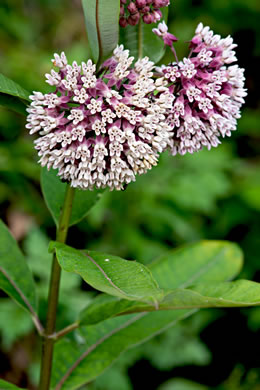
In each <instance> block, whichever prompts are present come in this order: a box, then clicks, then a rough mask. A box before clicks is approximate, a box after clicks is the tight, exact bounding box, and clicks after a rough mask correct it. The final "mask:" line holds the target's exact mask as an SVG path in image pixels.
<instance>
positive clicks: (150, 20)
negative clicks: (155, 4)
mask: <svg viewBox="0 0 260 390" xmlns="http://www.w3.org/2000/svg"><path fill="white" fill-rule="evenodd" d="M143 21H144V23H145V24H151V23H153V22H154V17H153V15H152V14H150V13H147V14H145V15H143Z"/></svg>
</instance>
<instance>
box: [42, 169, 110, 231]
mask: <svg viewBox="0 0 260 390" xmlns="http://www.w3.org/2000/svg"><path fill="white" fill-rule="evenodd" d="M66 185H67V184H66V183H63V182H62V181H61V179H60V178H59V176H57V171H56V170H54V169H51V170H50V171H48V170H47V169H46V168H42V171H41V187H42V192H43V196H44V199H45V202H46V205H47V207H48V209H49V211H50V213H51V215H52V217H53V219H54V221H55V223H56V225H57V224H58V222H59V217H60V212H61V208H62V205H63V201H64V196H65V192H66ZM103 192H104V190H93V191H83V190H79V189H76V190H75V198H74V201H73V206H72V213H71V218H70V226H72V225H75V224H77V223H78V222H80V221H81V220H82V219H83V218H85V217H86V215H87V214H88V213H89V211H90V210H91V208H92V207H93V206H94V205H95V204H96V203H97V201H98V200H99V199H100V197H101V195H102V193H103Z"/></svg>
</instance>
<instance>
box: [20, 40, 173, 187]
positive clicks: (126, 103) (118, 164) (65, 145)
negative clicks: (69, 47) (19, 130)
mask: <svg viewBox="0 0 260 390" xmlns="http://www.w3.org/2000/svg"><path fill="white" fill-rule="evenodd" d="M133 60H134V58H133V57H129V51H128V50H124V48H123V46H119V47H117V48H116V49H115V50H114V55H113V57H111V58H110V59H108V60H107V61H106V62H105V63H104V64H103V66H102V68H101V69H100V74H101V76H100V77H98V74H97V73H96V65H94V64H93V63H92V61H91V60H89V61H88V62H87V63H84V62H82V63H81V64H80V65H79V64H77V62H76V61H74V62H73V64H72V66H71V65H68V63H67V58H66V56H65V54H64V53H62V54H61V55H60V56H59V55H58V54H55V55H54V60H53V64H54V65H55V66H56V67H57V68H58V71H55V70H52V71H51V73H50V74H46V79H47V80H46V81H47V83H48V84H50V85H51V86H54V87H55V91H54V92H52V93H48V94H42V93H41V92H34V94H33V95H32V96H31V97H30V98H31V100H32V103H31V105H30V107H29V108H28V109H27V111H28V113H29V115H28V117H27V125H26V127H27V128H28V129H29V130H30V134H34V133H36V132H39V134H40V136H39V138H38V139H36V141H35V148H36V149H37V150H38V154H39V156H40V161H39V162H40V163H41V165H42V166H47V168H48V169H50V168H54V169H58V175H59V176H60V177H61V178H62V179H63V180H65V181H68V182H71V186H72V187H78V188H83V189H93V188H94V187H96V188H105V187H109V188H110V189H111V190H112V189H117V190H121V189H123V188H124V185H125V184H128V183H130V182H131V181H134V180H135V176H136V175H137V174H143V173H146V172H147V170H148V169H151V168H152V166H154V165H156V164H157V160H158V155H159V153H161V152H162V151H163V150H165V149H166V148H167V147H168V146H169V145H170V138H171V136H172V133H171V131H170V127H169V125H168V124H167V123H166V122H165V115H164V114H165V112H166V110H167V109H168V108H169V107H170V106H171V104H172V96H169V93H168V92H167V91H166V92H165V93H161V94H160V97H159V98H158V99H155V98H154V91H156V89H157V82H156V81H155V80H154V79H153V78H152V76H153V72H152V70H153V65H154V64H153V63H152V62H151V61H149V58H148V57H145V58H143V59H140V60H138V61H137V62H136V63H135V64H134V66H133V67H130V66H131V64H132V62H133Z"/></svg>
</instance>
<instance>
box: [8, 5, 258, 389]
mask: <svg viewBox="0 0 260 390" xmlns="http://www.w3.org/2000/svg"><path fill="white" fill-rule="evenodd" d="M171 3H172V4H171V6H170V16H169V26H170V31H171V32H172V33H174V34H175V35H176V36H178V37H179V39H180V40H179V42H178V43H177V44H176V49H177V51H178V55H179V57H180V58H181V57H182V56H183V55H185V54H186V53H187V43H185V41H188V40H189V39H190V38H191V36H192V34H193V32H194V29H195V27H196V26H197V24H198V22H200V21H202V22H203V23H204V24H205V25H209V26H210V27H211V28H212V29H213V30H214V31H215V32H216V33H219V34H221V35H222V36H226V35H228V34H230V35H232V36H233V37H234V39H235V42H236V43H238V48H237V56H238V59H239V64H240V66H242V67H244V68H245V69H246V78H247V88H248V93H249V94H248V97H247V99H246V105H245V107H244V110H243V115H242V118H241V119H240V120H239V125H238V130H237V132H236V133H234V134H233V136H232V138H231V139H225V140H223V143H222V144H221V145H220V146H219V147H218V148H217V149H214V150H212V151H210V152H209V151H202V152H200V153H197V154H196V155H186V156H184V157H171V156H169V155H168V154H167V153H165V154H164V155H163V156H162V157H161V161H160V164H159V165H158V166H157V167H156V168H154V169H153V170H152V171H151V172H149V173H148V174H147V175H144V176H142V177H139V178H138V179H137V181H136V183H134V184H131V185H130V186H129V187H128V188H127V190H126V191H124V192H118V193H116V192H112V193H105V195H104V196H103V197H102V199H101V200H100V201H99V203H98V204H97V205H96V206H95V208H94V209H93V210H92V211H91V213H90V215H89V217H88V218H87V219H86V220H84V221H83V222H81V223H80V224H79V225H78V226H77V227H73V228H72V229H71V236H70V239H69V243H70V244H73V245H74V246H75V247H77V248H80V247H88V248H90V249H96V250H101V249H102V250H105V251H106V252H111V253H114V254H118V255H121V256H122V257H124V258H129V259H138V261H140V262H143V263H149V262H150V261H151V260H152V259H154V258H155V257H156V256H158V255H159V254H161V253H162V252H163V251H165V250H167V249H168V248H173V247H176V246H178V245H181V244H183V243H186V242H191V241H195V240H198V239H202V238H203V239H205V238H208V239H220V240H222V239H224V240H231V241H235V242H237V243H239V245H240V246H241V247H242V249H243V251H244V254H245V266H244V269H243V271H242V273H241V277H245V278H248V279H252V280H256V281H258V282H259V281H260V271H259V251H260V240H259V237H260V226H259V212H260V173H259V149H260V132H259V118H260V113H259V95H258V88H259V67H260V24H259V17H260V4H259V1H258V0H247V1H246V2H245V1H242V0H218V1H215V0H207V1H206V0H204V1H203V0H193V1H192V0H174V1H172V2H171ZM0 21H1V22H0V69H1V72H2V73H4V74H5V75H6V76H9V77H10V78H12V79H13V80H15V81H17V82H18V83H20V84H21V85H23V86H24V87H25V88H27V89H28V90H30V91H32V90H41V91H47V90H48V86H47V84H46V83H45V82H44V74H45V73H46V72H48V71H49V69H50V59H51V58H52V54H53V52H56V51H57V52H60V51H62V50H64V51H65V52H66V54H67V56H68V58H69V59H70V60H73V59H77V60H86V59H87V58H88V56H89V51H88V43H87V38H86V33H85V26H84V20H83V14H82V9H81V4H80V1H79V0H73V1H72V0H38V1H34V0H1V4H0ZM170 61H172V57H171V53H170V51H169V52H167V53H166V55H165V57H164V59H163V60H162V62H163V63H167V62H170ZM24 124H25V119H24V117H22V116H19V115H18V114H14V113H12V112H9V111H7V110H4V109H1V108H0V140H1V143H0V204H1V209H0V217H1V218H3V220H4V221H5V222H7V223H8V225H9V227H10V228H11V230H12V232H13V234H14V235H15V237H16V238H17V239H18V240H19V242H20V244H21V247H22V249H23V251H24V252H25V253H26V254H27V256H28V261H29V263H30V266H31V267H32V269H33V271H34V274H35V278H36V280H37V285H38V290H39V292H40V296H41V308H42V313H44V312H45V308H46V282H47V280H48V274H49V266H50V256H49V255H48V254H47V249H46V248H47V245H48V237H49V238H54V234H55V229H54V226H53V222H52V220H51V217H50V215H49V214H48V211H47V209H46V206H45V205H44V203H43V200H42V198H41V194H40V187H39V175H40V167H39V166H38V165H37V163H36V161H37V157H36V153H35V151H34V149H33V143H32V142H33V140H32V137H30V136H28V134H27V131H26V130H25V128H24ZM39 249H40V254H39ZM92 296H93V291H91V290H90V289H89V288H88V287H86V285H85V284H82V283H81V281H80V279H79V278H78V277H76V276H73V275H69V276H68V275H65V276H64V277H63V284H62V290H61V303H60V306H59V316H58V322H59V325H60V326H66V325H68V324H69V323H70V322H71V321H72V320H73V318H74V315H75V312H77V311H78V310H79V309H80V308H82V307H83V306H85V305H86V303H87V301H88V300H89V299H91V297H92ZM71 306H72V307H73V310H71ZM74 308H75V309H74ZM0 310H1V316H0V345H1V352H0V361H1V364H0V377H2V378H5V379H7V380H9V381H12V382H14V383H16V384H19V385H21V386H24V387H26V386H27V387H28V388H30V389H34V388H35V383H36V382H37V376H38V371H39V361H38V358H37V356H38V355H39V345H38V344H37V342H36V336H35V333H34V331H33V328H32V323H31V320H30V319H29V318H28V317H27V314H26V313H24V312H23V311H22V310H21V309H20V308H19V307H17V306H16V305H15V304H14V303H12V302H11V300H10V299H9V298H7V297H6V296H5V295H4V294H3V293H1V295H0ZM74 310H75V312H74ZM43 315H44V314H42V316H43ZM259 329H260V309H259V308H251V309H243V310H239V309H227V310H202V311H200V312H199V313H198V314H196V315H195V316H193V317H191V318H190V319H188V320H186V321H184V322H183V323H182V324H181V325H178V326H177V327H175V328H172V329H169V330H168V331H167V332H165V333H164V334H162V335H160V336H157V337H156V338H154V339H153V340H151V341H149V342H147V343H146V344H144V345H142V346H140V347H138V348H136V349H134V350H131V351H129V352H128V353H126V354H125V355H123V357H122V358H121V359H120V360H119V361H118V362H117V363H116V364H115V365H114V366H113V367H112V368H110V369H109V370H108V371H106V372H105V374H103V375H102V376H101V377H100V378H99V379H98V380H97V381H96V382H95V384H90V385H89V386H88V387H87V388H88V389H93V390H110V389H111V390H131V389H134V390H139V389H143V388H147V389H148V388H149V390H156V389H158V390H196V389H197V390H207V389H218V390H259V389H260V376H259V363H260V362H259V360H260V358H259V353H258V351H259V347H260V345H259V334H258V333H257V332H259ZM176 378H186V379H176ZM143 380H145V387H144V384H143ZM166 381H167V383H166ZM194 382H197V383H200V384H201V385H198V384H196V383H194Z"/></svg>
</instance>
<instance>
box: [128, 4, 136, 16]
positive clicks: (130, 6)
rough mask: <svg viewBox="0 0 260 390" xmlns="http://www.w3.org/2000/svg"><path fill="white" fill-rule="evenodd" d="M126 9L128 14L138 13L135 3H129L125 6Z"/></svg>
mask: <svg viewBox="0 0 260 390" xmlns="http://www.w3.org/2000/svg"><path fill="white" fill-rule="evenodd" d="M127 9H128V11H129V12H130V14H135V13H136V12H138V9H137V7H136V5H135V3H133V2H131V3H130V4H129V5H128V6H127Z"/></svg>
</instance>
